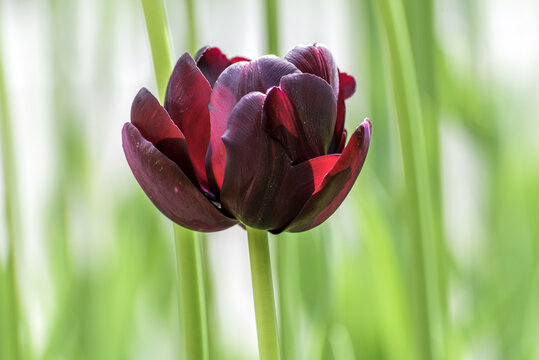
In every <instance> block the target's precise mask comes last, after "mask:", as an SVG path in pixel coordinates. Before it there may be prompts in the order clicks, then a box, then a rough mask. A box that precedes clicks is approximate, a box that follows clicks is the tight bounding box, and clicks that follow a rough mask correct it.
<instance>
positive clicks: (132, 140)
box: [122, 123, 237, 231]
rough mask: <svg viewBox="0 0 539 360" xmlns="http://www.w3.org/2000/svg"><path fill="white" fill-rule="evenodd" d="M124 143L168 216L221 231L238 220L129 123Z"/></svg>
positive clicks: (132, 163)
mask: <svg viewBox="0 0 539 360" xmlns="http://www.w3.org/2000/svg"><path fill="white" fill-rule="evenodd" d="M122 143H123V149H124V152H125V157H126V158H127V162H128V163H129V166H130V167H131V170H132V171H133V174H134V175H135V178H136V179H137V181H138V183H139V184H140V186H141V187H142V189H143V190H144V192H145V193H146V195H148V197H149V198H150V200H151V201H152V202H153V203H154V205H155V206H156V207H157V208H158V209H159V210H160V211H161V212H162V213H163V214H165V215H166V216H167V217H168V218H169V219H171V220H172V221H174V222H175V223H177V224H179V225H181V226H183V227H186V228H188V229H191V230H196V231H219V230H223V229H226V228H228V227H230V226H232V225H234V224H236V223H237V222H236V221H235V220H233V219H230V218H228V217H226V216H225V215H223V214H222V213H221V212H220V211H219V210H218V209H217V208H216V207H215V206H214V205H213V204H212V203H211V202H210V201H209V200H208V199H207V198H206V197H205V196H204V195H203V194H202V192H200V190H199V189H197V188H196V187H195V186H194V185H193V184H192V183H191V181H190V180H189V179H188V178H187V176H186V175H185V174H184V173H183V171H182V170H181V169H180V168H179V167H178V166H176V164H175V163H174V162H172V161H171V160H170V159H168V158H167V157H166V156H164V155H163V154H162V153H161V152H160V151H159V150H157V149H156V148H155V147H154V146H153V145H152V143H150V142H149V141H147V140H146V139H144V138H143V137H142V135H141V133H140V131H139V130H138V129H137V128H136V127H135V126H133V125H132V124H130V123H127V124H125V125H124V127H123V129H122Z"/></svg>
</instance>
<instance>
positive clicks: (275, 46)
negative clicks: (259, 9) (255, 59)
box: [264, 0, 279, 56]
mask: <svg viewBox="0 0 539 360" xmlns="http://www.w3.org/2000/svg"><path fill="white" fill-rule="evenodd" d="M277 1H278V0H265V1H264V5H265V15H266V40H267V45H266V49H267V50H268V52H269V53H271V54H275V55H277V56H278V55H279V20H278V13H279V4H278V2H277Z"/></svg>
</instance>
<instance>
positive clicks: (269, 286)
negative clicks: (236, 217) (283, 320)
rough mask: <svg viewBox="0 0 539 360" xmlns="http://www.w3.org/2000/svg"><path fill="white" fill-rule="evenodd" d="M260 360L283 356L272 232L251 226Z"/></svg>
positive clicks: (250, 251) (252, 269)
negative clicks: (272, 263) (271, 249)
mask: <svg viewBox="0 0 539 360" xmlns="http://www.w3.org/2000/svg"><path fill="white" fill-rule="evenodd" d="M247 237H248V239H249V258H250V262H251V278H252V282H253V297H254V303H255V315H256V331H257V336H258V353H259V357H260V360H275V359H279V342H278V340H277V318H276V315H275V299H274V297H273V281H272V278H271V262H270V252H269V243H268V233H267V232H266V231H263V230H257V229H253V228H250V227H247Z"/></svg>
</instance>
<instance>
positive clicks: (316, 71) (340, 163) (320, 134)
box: [122, 44, 371, 233]
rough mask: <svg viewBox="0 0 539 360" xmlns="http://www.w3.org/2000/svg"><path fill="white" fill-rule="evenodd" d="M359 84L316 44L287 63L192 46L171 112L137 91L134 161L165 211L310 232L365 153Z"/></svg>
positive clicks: (173, 80) (131, 144)
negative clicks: (349, 107)
mask: <svg viewBox="0 0 539 360" xmlns="http://www.w3.org/2000/svg"><path fill="white" fill-rule="evenodd" d="M355 86H356V84H355V80H354V78H353V77H352V76H350V75H347V74H346V73H344V72H340V71H339V70H338V68H337V66H336V65H335V62H334V60H333V56H332V55H331V53H330V52H329V50H328V49H327V48H326V47H325V46H323V45H318V44H315V45H313V46H298V47H296V48H294V49H293V50H292V51H290V52H289V53H288V54H287V55H286V56H285V58H284V59H280V58H278V57H275V56H272V55H269V56H263V57H261V58H259V59H256V60H252V61H250V60H248V59H245V58H232V59H229V58H227V57H226V56H225V55H224V54H223V53H222V52H221V51H220V50H219V49H218V48H214V47H205V48H203V49H201V50H199V51H198V53H197V54H196V56H195V60H193V58H191V56H189V54H187V53H185V54H184V55H183V56H182V57H181V58H180V59H179V60H178V62H177V64H176V66H175V68H174V71H173V72H172V75H171V77H170V80H169V83H168V88H167V93H166V97H165V106H164V107H163V106H161V105H160V104H159V102H158V101H157V99H156V98H155V97H154V96H153V95H152V94H151V93H150V92H149V91H148V90H146V89H141V90H140V91H139V93H138V94H137V96H136V97H135V100H134V101H133V105H132V109H131V123H126V124H125V125H124V128H123V131H122V138H123V148H124V151H125V156H126V158H127V162H128V163H129V166H130V167H131V170H132V171H133V174H134V175H135V178H136V179H137V181H138V182H139V184H140V186H141V187H142V189H143V190H144V191H145V193H146V194H147V195H148V197H149V198H150V199H151V200H152V202H153V203H154V204H155V206H157V208H158V209H159V210H161V212H163V214H165V215H166V216H167V217H169V218H170V219H171V220H172V221H174V222H176V223H177V224H179V225H181V226H184V227H186V228H189V229H192V230H198V231H218V230H223V229H226V228H228V227H230V226H233V225H234V224H238V223H243V224H245V225H247V226H250V227H254V228H258V229H264V230H269V231H271V232H274V233H279V232H281V231H291V232H298V231H305V230H309V229H311V228H313V227H315V226H317V225H319V224H321V223H322V222H323V221H325V220H326V219H327V218H328V217H329V216H331V214H333V213H334V212H335V210H336V209H337V208H338V207H339V205H340V204H341V203H342V201H343V200H344V198H345V197H346V195H347V194H348V192H349V191H350V189H351V188H352V186H353V184H354V182H355V180H356V178H357V176H358V175H359V172H360V171H361V168H362V166H363V163H364V162H365V157H366V156H367V151H368V149H369V144H370V138H371V123H370V121H369V120H368V119H366V120H365V121H364V122H363V123H362V124H361V125H360V126H359V127H358V128H357V129H356V130H355V131H354V133H352V135H351V136H350V140H349V141H348V144H347V145H346V146H345V143H346V137H347V133H346V129H345V128H344V118H345V104H344V101H345V100H346V99H348V98H349V97H350V96H352V94H353V93H354V92H355Z"/></svg>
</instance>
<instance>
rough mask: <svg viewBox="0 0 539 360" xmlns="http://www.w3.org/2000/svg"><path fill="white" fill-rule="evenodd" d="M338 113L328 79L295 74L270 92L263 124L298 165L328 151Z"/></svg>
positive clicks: (285, 78) (283, 80) (288, 76)
mask: <svg viewBox="0 0 539 360" xmlns="http://www.w3.org/2000/svg"><path fill="white" fill-rule="evenodd" d="M336 112H337V104H336V101H335V98H334V97H333V96H332V89H331V87H330V86H329V85H328V84H327V82H326V81H324V80H322V79H321V78H319V77H317V76H315V75H311V74H292V75H287V76H285V77H283V78H282V79H281V84H280V86H279V87H276V88H273V89H272V90H271V91H270V92H269V93H268V97H267V100H266V104H265V106H264V118H263V125H264V127H265V129H266V131H267V132H268V133H269V134H270V135H271V136H272V137H273V138H274V139H276V140H277V141H278V142H279V143H281V144H282V145H283V147H284V148H285V149H286V151H287V152H288V154H289V156H290V158H291V159H292V160H293V162H294V163H296V164H298V163H301V162H303V161H306V160H308V159H311V158H315V157H318V156H322V155H325V154H326V153H327V151H328V149H329V146H330V143H331V140H332V136H333V130H334V128H335V121H336ZM341 132H342V130H341Z"/></svg>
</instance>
